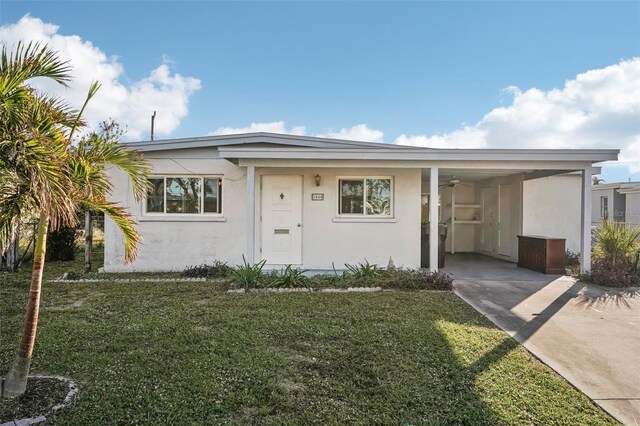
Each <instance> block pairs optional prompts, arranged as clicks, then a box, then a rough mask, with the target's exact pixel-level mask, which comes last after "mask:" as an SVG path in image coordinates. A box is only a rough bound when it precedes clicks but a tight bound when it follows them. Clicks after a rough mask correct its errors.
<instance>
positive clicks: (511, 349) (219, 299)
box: [0, 265, 615, 425]
mask: <svg viewBox="0 0 640 426" xmlns="http://www.w3.org/2000/svg"><path fill="white" fill-rule="evenodd" d="M51 266H52V265H47V266H46V268H48V270H49V272H47V274H48V275H49V277H52V275H53V276H54V275H55V274H56V273H57V272H59V271H60V270H63V269H65V267H64V266H61V265H54V266H53V267H51ZM69 266H70V265H67V268H68V267H69ZM27 275H28V274H27V273H26V272H22V273H20V274H18V275H17V276H14V277H13V278H12V279H8V278H7V274H1V275H0V282H1V284H0V327H1V332H0V374H2V373H4V372H6V371H7V369H8V368H9V364H10V362H11V360H12V357H13V352H14V350H15V346H16V344H17V340H18V337H19V331H20V326H21V322H22V318H23V315H24V311H23V309H24V303H25V301H26V296H27V291H26V290H27V281H28V278H27ZM32 372H33V373H43V374H56V375H63V376H67V377H70V378H72V379H74V380H75V381H76V382H77V383H78V385H79V386H80V399H79V401H78V403H77V404H76V405H75V406H73V407H71V408H69V409H68V410H65V411H64V412H63V413H62V415H61V416H60V418H59V421H60V422H61V423H62V424H69V425H93V424H105V423H109V424H154V425H157V424H216V423H231V424H234V423H235V424H247V423H258V424H367V425H369V424H399V425H400V424H518V425H520V424H567V425H575V424H591V425H598V424H615V421H613V420H612V419H611V418H610V417H608V416H607V415H606V414H605V413H604V412H603V411H601V410H600V409H599V408H598V407H597V406H595V405H594V404H593V403H592V402H591V401H590V400H589V399H588V398H587V397H586V396H585V395H583V394H581V393H580V392H578V391H576V390H575V389H574V388H573V387H571V386H570V385H569V384H568V383H567V382H566V381H564V380H563V379H562V378H561V377H559V376H558V375H556V374H555V373H554V372H552V371H551V370H550V369H549V368H547V367H546V366H544V365H543V364H541V363H540V362H538V361H537V360H536V359H534V358H532V357H531V356H530V355H529V353H528V352H527V351H526V350H524V349H523V348H522V347H521V346H519V345H518V344H517V343H515V342H514V341H513V340H512V339H510V338H509V337H508V336H507V335H506V334H505V333H503V332H502V331H500V330H498V329H497V328H496V327H494V326H493V325H492V324H491V323H489V322H488V321H487V320H486V319H485V318H484V317H482V316H481V315H479V314H478V313H476V312H475V311H474V310H473V309H472V308H470V307H469V306H467V305H466V304H465V303H464V302H462V301H461V300H460V299H458V298H457V297H456V296H455V295H454V294H452V293H448V292H419V293H416V292H413V293H412V292H383V293H372V294H321V293H315V294H299V293H294V294H265V293H262V294H249V295H227V294H225V293H223V292H222V291H221V290H220V288H219V286H218V287H216V286H215V284H212V283H208V282H207V283H176V284H167V283H162V284H149V283H136V284H57V283H46V284H45V286H44V291H43V295H42V311H41V318H40V328H39V333H38V336H37V339H36V348H35V354H34V359H33V364H32ZM2 420H8V419H2Z"/></svg>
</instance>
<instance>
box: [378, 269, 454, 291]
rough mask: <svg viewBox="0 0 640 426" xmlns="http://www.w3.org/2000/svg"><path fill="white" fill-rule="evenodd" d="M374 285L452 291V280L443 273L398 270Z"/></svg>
mask: <svg viewBox="0 0 640 426" xmlns="http://www.w3.org/2000/svg"><path fill="white" fill-rule="evenodd" d="M376 285H380V286H381V287H383V288H388V289H398V290H452V289H453V278H452V277H451V275H449V274H447V273H445V272H440V271H438V272H429V271H427V270H425V269H402V268H398V269H396V270H395V271H393V272H388V273H387V276H386V277H385V278H383V279H380V280H379V282H378V283H376Z"/></svg>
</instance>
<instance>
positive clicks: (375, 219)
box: [331, 215, 398, 223]
mask: <svg viewBox="0 0 640 426" xmlns="http://www.w3.org/2000/svg"><path fill="white" fill-rule="evenodd" d="M331 221H332V222H333V223H396V222H398V219H396V218H395V217H387V216H371V215H370V216H368V217H367V216H365V217H357V216H356V215H352V216H346V217H345V216H341V217H334V218H332V219H331Z"/></svg>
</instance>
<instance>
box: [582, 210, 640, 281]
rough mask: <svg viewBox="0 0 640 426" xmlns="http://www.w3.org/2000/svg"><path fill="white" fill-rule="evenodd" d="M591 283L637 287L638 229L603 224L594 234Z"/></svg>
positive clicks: (605, 222)
mask: <svg viewBox="0 0 640 426" xmlns="http://www.w3.org/2000/svg"><path fill="white" fill-rule="evenodd" d="M595 237H596V242H595V245H594V247H593V261H592V263H591V276H590V278H591V280H592V281H593V282H594V283H595V284H598V285H603V286H608V287H629V286H635V285H638V284H639V278H638V276H639V272H640V271H639V270H638V269H639V268H638V266H639V263H640V227H638V226H632V225H626V224H624V223H619V222H610V221H604V222H602V223H601V224H600V226H598V229H597V230H596V232H595Z"/></svg>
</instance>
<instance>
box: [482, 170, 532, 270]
mask: <svg viewBox="0 0 640 426" xmlns="http://www.w3.org/2000/svg"><path fill="white" fill-rule="evenodd" d="M498 185H510V186H511V202H510V206H511V209H510V219H511V226H510V228H511V229H510V232H509V239H510V247H509V248H510V250H509V255H508V256H502V255H498V254H496V253H491V252H486V251H483V250H482V241H481V238H482V233H483V232H482V228H483V227H486V226H487V225H486V222H487V218H486V217H482V220H483V224H481V225H476V228H477V231H476V233H475V247H476V251H477V252H481V253H485V254H488V255H491V256H495V257H498V258H500V259H506V260H511V261H513V262H516V261H517V260H518V235H519V234H520V233H521V232H522V231H521V230H522V211H523V206H522V190H523V189H522V188H523V178H522V175H521V174H517V175H511V176H500V177H496V178H492V179H485V180H481V181H478V182H476V200H478V203H479V204H482V190H483V189H487V188H497V187H498ZM481 210H482V209H481ZM481 215H482V216H484V214H483V213H481ZM503 230H504V229H503ZM486 231H487V229H486V228H485V232H486Z"/></svg>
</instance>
